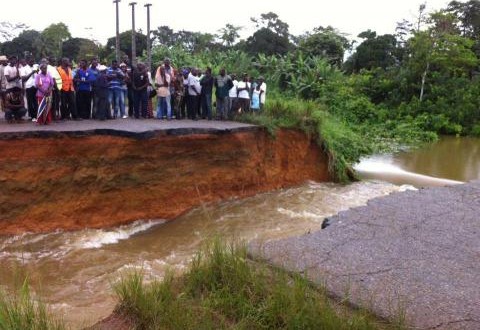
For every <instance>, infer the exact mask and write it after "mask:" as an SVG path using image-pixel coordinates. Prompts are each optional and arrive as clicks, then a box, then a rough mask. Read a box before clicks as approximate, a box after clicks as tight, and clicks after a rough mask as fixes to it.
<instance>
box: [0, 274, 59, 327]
mask: <svg viewBox="0 0 480 330" xmlns="http://www.w3.org/2000/svg"><path fill="white" fill-rule="evenodd" d="M0 329H2V330H57V329H58V330H60V329H65V325H64V323H63V322H62V321H61V320H60V319H58V318H56V317H55V316H53V315H52V314H51V313H49V311H48V309H47V307H46V305H45V304H44V303H42V302H41V301H35V300H34V299H33V297H32V295H31V293H30V288H29V285H28V281H27V280H25V281H24V282H23V284H22V285H21V287H20V288H19V289H18V292H16V293H14V294H11V293H7V292H5V291H3V290H0Z"/></svg>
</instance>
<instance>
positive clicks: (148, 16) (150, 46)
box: [144, 3, 152, 71]
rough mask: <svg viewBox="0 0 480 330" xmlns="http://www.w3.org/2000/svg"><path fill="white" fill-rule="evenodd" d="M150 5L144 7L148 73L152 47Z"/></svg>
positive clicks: (150, 67) (150, 68)
mask: <svg viewBox="0 0 480 330" xmlns="http://www.w3.org/2000/svg"><path fill="white" fill-rule="evenodd" d="M151 6H152V4H151V3H147V4H145V5H144V7H147V62H148V64H147V65H148V71H151V70H152V45H151V44H150V7H151Z"/></svg>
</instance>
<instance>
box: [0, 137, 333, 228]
mask: <svg viewBox="0 0 480 330" xmlns="http://www.w3.org/2000/svg"><path fill="white" fill-rule="evenodd" d="M0 154H1V160H0V234H18V233H22V232H26V231H29V232H48V231H53V230H56V229H64V230H77V229H82V228H85V227H89V228H102V227H111V226H117V225H121V224H125V223H128V222H131V221H134V220H138V219H173V218H175V217H177V216H179V215H180V214H182V213H184V212H185V211H187V210H189V209H191V208H192V207H195V206H198V205H200V204H201V203H206V202H215V201H220V200H222V199H227V198H231V197H246V196H251V195H254V194H256V193H259V192H265V191H270V190H274V189H279V188H283V187H289V186H293V185H298V184H301V183H303V182H305V181H306V180H315V181H327V180H330V176H329V174H328V170H327V167H328V160H327V157H326V156H325V155H324V153H323V152H322V151H321V149H320V148H319V147H318V146H317V145H316V143H315V141H314V139H313V138H311V137H308V136H306V135H305V134H304V133H302V132H299V131H293V130H281V131H279V132H278V133H277V135H276V137H271V136H270V135H268V133H267V132H266V131H265V130H263V129H255V130H251V131H245V132H237V133H226V134H194V135H183V136H168V135H161V134H158V135H154V136H153V137H151V138H147V139H135V138H130V137H119V136H108V135H92V136H83V137H82V136H79V137H72V136H56V137H51V138H49V137H46V138H35V137H34V138H32V137H26V138H21V139H9V140H0Z"/></svg>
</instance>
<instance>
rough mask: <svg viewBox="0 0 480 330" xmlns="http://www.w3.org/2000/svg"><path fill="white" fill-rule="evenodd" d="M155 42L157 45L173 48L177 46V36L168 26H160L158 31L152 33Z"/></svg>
mask: <svg viewBox="0 0 480 330" xmlns="http://www.w3.org/2000/svg"><path fill="white" fill-rule="evenodd" d="M152 35H153V41H154V43H156V44H160V45H162V46H167V47H171V46H174V45H175V42H176V34H175V32H174V31H173V29H171V28H170V27H169V26H167V25H162V26H159V27H158V28H157V29H156V30H153V31H152Z"/></svg>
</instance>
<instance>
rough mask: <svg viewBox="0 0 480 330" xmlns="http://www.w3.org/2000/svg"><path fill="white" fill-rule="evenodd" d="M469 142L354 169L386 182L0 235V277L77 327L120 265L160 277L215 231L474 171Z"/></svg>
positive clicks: (314, 212) (311, 225)
mask: <svg viewBox="0 0 480 330" xmlns="http://www.w3.org/2000/svg"><path fill="white" fill-rule="evenodd" d="M459 141H465V143H463V142H460V143H459ZM462 148H463V149H462ZM437 149H438V150H437ZM479 150H480V140H475V139H462V140H456V139H445V140H442V141H441V142H440V143H438V144H435V145H433V146H430V147H428V148H425V149H422V150H418V151H415V152H412V153H402V154H399V155H392V156H382V157H376V158H370V159H367V160H365V161H364V162H363V163H361V164H360V165H359V166H358V169H359V171H360V172H361V173H362V175H365V176H367V177H370V178H376V179H379V178H380V179H392V178H394V179H395V180H391V181H393V182H395V183H396V184H391V183H386V182H383V181H362V182H357V183H353V184H349V185H338V184H333V183H321V184H320V183H314V182H310V183H307V184H304V185H302V186H300V187H296V188H291V189H285V190H280V191H275V192H271V193H266V194H259V195H257V196H255V197H252V198H247V199H243V200H231V201H225V202H223V203H219V204H214V205H206V206H202V207H199V208H197V209H195V210H193V211H191V212H190V213H188V214H186V215H184V216H182V217H180V218H178V219H176V220H175V221H171V222H167V223H166V222H163V221H161V220H148V221H138V222H136V223H133V224H131V225H128V226H122V227H118V228H114V229H109V230H93V229H87V230H82V231H77V232H68V233H64V232H55V233H49V234H24V235H19V236H3V237H2V236H0V264H1V267H0V286H4V287H7V288H9V289H11V288H13V287H14V286H15V283H16V282H18V281H19V279H22V278H24V276H25V275H28V278H29V280H30V282H31V284H32V287H33V289H34V291H35V293H36V294H37V295H39V296H41V297H43V300H45V301H46V302H47V303H48V304H49V305H50V306H51V307H52V308H53V309H54V310H55V311H57V312H58V313H60V314H61V315H64V318H65V319H66V321H67V322H68V323H69V324H70V325H72V327H73V328H82V327H84V326H87V325H91V324H93V323H95V322H96V321H98V320H99V319H101V318H103V317H105V316H107V315H108V314H109V313H110V312H111V311H112V309H113V307H114V306H115V302H116V300H115V297H114V296H113V294H112V290H111V285H112V283H114V282H115V281H116V280H118V278H119V277H120V276H121V275H122V274H124V273H125V272H126V271H128V270H131V269H135V268H137V269H143V270H144V272H145V273H146V274H148V275H149V276H152V277H157V278H161V277H162V276H163V275H164V273H165V271H166V270H167V269H173V270H178V271H181V270H182V269H184V268H185V267H186V265H187V264H188V261H189V259H190V258H191V256H192V254H193V253H195V251H196V250H197V249H198V248H199V246H200V245H201V243H202V242H204V241H205V240H206V239H208V238H209V237H212V236H215V235H218V236H221V237H224V238H226V239H230V238H232V239H233V238H236V239H245V240H247V241H248V240H251V239H265V240H267V239H275V238H280V237H286V236H293V235H300V234H303V233H306V232H308V231H312V230H317V229H319V228H320V227H321V223H322V221H323V219H324V218H325V217H326V216H329V215H332V214H335V213H337V212H339V211H341V210H346V209H348V208H351V207H354V206H359V205H363V204H365V203H366V202H367V201H368V200H369V199H371V198H374V197H377V196H382V195H385V194H389V193H391V192H394V191H399V190H402V189H408V188H409V187H411V186H405V185H403V184H405V183H409V184H413V185H416V186H422V185H425V183H427V185H428V184H433V185H435V184H439V183H442V184H446V183H452V182H449V181H443V178H448V179H450V180H460V181H465V180H470V179H475V178H479V177H480V175H479V168H480V166H479V164H480V158H479V157H480V151H479ZM434 162H438V163H439V164H436V163H435V164H432V163H434ZM441 164H446V166H447V167H448V168H449V170H446V169H444V168H443V167H442V165H441ZM462 164H463V166H462ZM454 168H457V171H455V170H454ZM416 176H419V177H416ZM419 178H420V179H421V180H420V182H419V181H418V180H419ZM422 180H423V181H422ZM425 180H426V181H425ZM400 184H402V185H400ZM17 284H18V283H17Z"/></svg>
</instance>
